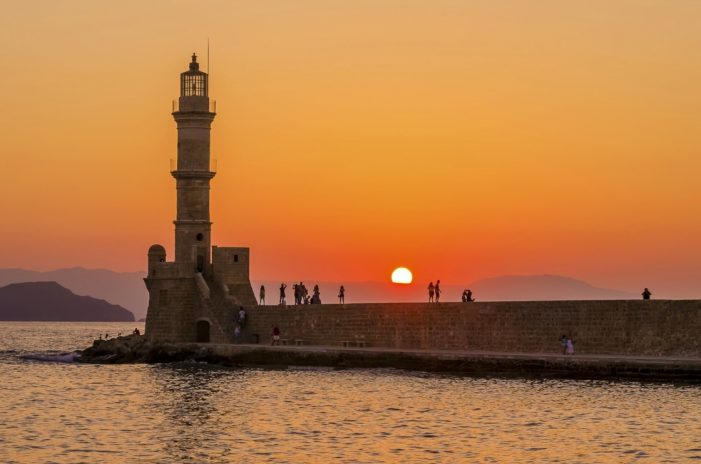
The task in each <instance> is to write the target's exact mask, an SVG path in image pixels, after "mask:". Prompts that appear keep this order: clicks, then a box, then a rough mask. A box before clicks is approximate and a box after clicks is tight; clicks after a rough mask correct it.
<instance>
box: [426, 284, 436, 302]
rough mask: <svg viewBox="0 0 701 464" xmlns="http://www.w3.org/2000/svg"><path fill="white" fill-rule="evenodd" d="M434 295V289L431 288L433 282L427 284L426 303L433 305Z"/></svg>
mask: <svg viewBox="0 0 701 464" xmlns="http://www.w3.org/2000/svg"><path fill="white" fill-rule="evenodd" d="M435 294H436V288H435V287H434V286H433V282H431V283H430V284H428V302H429V303H433V296H434V295H435Z"/></svg>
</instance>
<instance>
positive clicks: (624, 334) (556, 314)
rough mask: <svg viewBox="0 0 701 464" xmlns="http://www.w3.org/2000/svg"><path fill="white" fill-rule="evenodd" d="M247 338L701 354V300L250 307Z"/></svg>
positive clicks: (446, 347) (400, 345)
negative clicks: (564, 341)
mask: <svg viewBox="0 0 701 464" xmlns="http://www.w3.org/2000/svg"><path fill="white" fill-rule="evenodd" d="M247 311H248V315H249V317H248V323H247V327H246V330H245V333H244V334H243V335H244V337H245V338H246V340H245V341H249V340H251V339H252V337H251V336H252V334H258V335H259V337H260V340H261V343H270V332H271V327H272V325H273V324H276V325H277V326H278V327H279V328H280V330H281V332H282V338H284V339H290V340H295V339H301V340H304V342H305V344H312V345H339V344H340V343H341V342H342V341H351V342H353V341H356V340H357V339H363V340H364V341H365V342H366V344H367V346H372V347H387V348H408V349H439V350H473V351H501V352H537V353H557V352H560V351H561V349H562V348H561V346H560V344H559V342H558V338H559V337H560V336H561V335H563V334H566V335H571V336H572V337H573V339H574V341H575V349H576V352H577V353H578V354H586V353H590V354H594V353H596V354H624V355H626V354H627V355H640V356H662V355H665V356H701V301H698V300H693V301H680V300H649V301H642V300H640V301H632V300H631V301H545V302H541V301H529V302H476V303H440V304H427V303H391V304H348V305H337V304H329V305H301V306H287V307H279V306H256V307H248V308H247Z"/></svg>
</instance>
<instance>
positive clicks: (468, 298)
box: [462, 288, 475, 303]
mask: <svg viewBox="0 0 701 464" xmlns="http://www.w3.org/2000/svg"><path fill="white" fill-rule="evenodd" d="M473 301H475V300H473V299H472V290H469V289H467V288H466V289H465V290H463V292H462V302H463V303H471V302H473Z"/></svg>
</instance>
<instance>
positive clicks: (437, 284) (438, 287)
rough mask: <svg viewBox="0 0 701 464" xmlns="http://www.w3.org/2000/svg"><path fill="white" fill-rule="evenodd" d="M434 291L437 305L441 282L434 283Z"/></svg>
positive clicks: (439, 298) (439, 297)
mask: <svg viewBox="0 0 701 464" xmlns="http://www.w3.org/2000/svg"><path fill="white" fill-rule="evenodd" d="M434 291H435V292H436V303H438V302H439V301H440V300H441V291H442V290H441V281H440V280H437V281H436V287H435V288H434Z"/></svg>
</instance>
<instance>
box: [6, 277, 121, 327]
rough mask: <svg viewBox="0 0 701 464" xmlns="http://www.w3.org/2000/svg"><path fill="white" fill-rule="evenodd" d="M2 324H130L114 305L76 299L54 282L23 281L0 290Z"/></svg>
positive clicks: (102, 301)
mask: <svg viewBox="0 0 701 464" xmlns="http://www.w3.org/2000/svg"><path fill="white" fill-rule="evenodd" d="M0 320H3V321H102V322H122V321H125V322H127V321H133V320H134V315H133V314H132V313H131V312H129V311H128V310H126V309H124V308H122V307H121V306H118V305H113V304H110V303H108V302H106V301H104V300H98V299H97V298H92V297H89V296H79V295H76V294H75V293H73V292H71V291H70V290H68V289H66V288H64V287H61V286H60V285H59V284H57V283H56V282H25V283H20V284H10V285H8V286H6V287H2V288H0Z"/></svg>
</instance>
